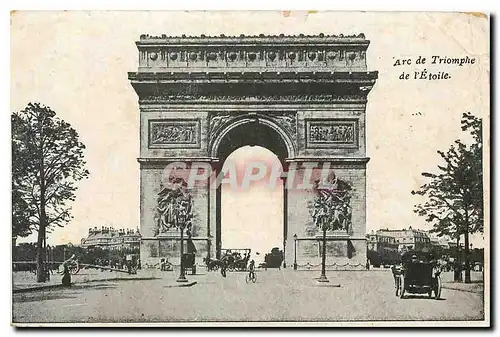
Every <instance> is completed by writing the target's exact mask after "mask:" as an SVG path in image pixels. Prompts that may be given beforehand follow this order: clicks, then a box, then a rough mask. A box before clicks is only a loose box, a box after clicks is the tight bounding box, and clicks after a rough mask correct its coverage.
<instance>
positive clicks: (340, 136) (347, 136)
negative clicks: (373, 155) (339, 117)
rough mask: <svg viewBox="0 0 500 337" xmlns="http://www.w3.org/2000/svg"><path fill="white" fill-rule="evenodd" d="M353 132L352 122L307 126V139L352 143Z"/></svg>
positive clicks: (317, 141) (353, 139)
mask: <svg viewBox="0 0 500 337" xmlns="http://www.w3.org/2000/svg"><path fill="white" fill-rule="evenodd" d="M355 134H356V133H355V125H354V124H353V123H345V124H334V125H314V124H313V125H310V126H309V140H310V142H312V143H319V142H326V143H354V142H355Z"/></svg>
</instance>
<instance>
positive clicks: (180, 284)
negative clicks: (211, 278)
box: [165, 281, 198, 288]
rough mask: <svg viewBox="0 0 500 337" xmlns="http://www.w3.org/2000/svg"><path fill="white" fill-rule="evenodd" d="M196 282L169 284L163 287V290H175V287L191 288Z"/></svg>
mask: <svg viewBox="0 0 500 337" xmlns="http://www.w3.org/2000/svg"><path fill="white" fill-rule="evenodd" d="M196 283H198V282H196V281H187V282H171V283H169V284H167V285H166V286H165V288H176V287H191V286H194V285H195V284H196Z"/></svg>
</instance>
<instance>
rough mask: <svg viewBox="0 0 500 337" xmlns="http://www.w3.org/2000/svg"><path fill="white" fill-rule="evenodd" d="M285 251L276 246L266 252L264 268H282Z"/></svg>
mask: <svg viewBox="0 0 500 337" xmlns="http://www.w3.org/2000/svg"><path fill="white" fill-rule="evenodd" d="M283 259H284V257H283V251H282V250H280V249H279V248H278V247H274V248H273V249H271V252H270V253H268V254H266V256H265V258H264V261H265V267H264V268H266V269H267V268H279V269H281V264H282V262H283Z"/></svg>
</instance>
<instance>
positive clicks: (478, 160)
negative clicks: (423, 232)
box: [412, 113, 484, 238]
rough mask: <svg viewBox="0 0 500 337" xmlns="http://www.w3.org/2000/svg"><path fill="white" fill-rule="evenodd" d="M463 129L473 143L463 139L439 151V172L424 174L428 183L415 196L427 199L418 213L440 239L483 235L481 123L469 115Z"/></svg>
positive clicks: (463, 119) (413, 192)
mask: <svg viewBox="0 0 500 337" xmlns="http://www.w3.org/2000/svg"><path fill="white" fill-rule="evenodd" d="M462 130H463V131H467V132H469V133H470V134H471V135H472V139H473V141H472V144H471V145H466V144H465V143H463V142H462V141H461V140H456V141H455V143H454V144H453V145H452V146H451V147H450V148H449V149H448V151H447V152H443V151H438V154H439V155H440V157H441V158H442V160H443V161H444V164H442V165H438V173H428V172H424V173H422V176H424V177H425V178H427V182H426V183H425V184H423V185H422V186H420V189H419V190H417V191H412V194H414V195H420V196H424V197H426V199H427V200H426V201H425V203H423V204H417V205H415V209H414V211H415V213H417V214H418V215H420V216H423V217H425V219H426V221H427V222H428V223H430V224H432V225H433V229H432V230H431V231H432V232H434V233H437V234H438V236H445V235H446V236H451V237H455V238H458V237H459V236H460V235H462V234H466V233H475V232H483V223H484V221H483V161H482V121H481V119H479V118H477V117H475V116H473V115H472V114H470V113H464V114H463V116H462Z"/></svg>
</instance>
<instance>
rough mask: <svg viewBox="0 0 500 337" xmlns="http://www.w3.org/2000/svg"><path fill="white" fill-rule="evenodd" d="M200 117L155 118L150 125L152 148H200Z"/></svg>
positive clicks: (149, 134)
mask: <svg viewBox="0 0 500 337" xmlns="http://www.w3.org/2000/svg"><path fill="white" fill-rule="evenodd" d="M200 134H201V126H200V120H199V119H176V120H168V119H153V120H149V125H148V147H149V148H150V149H168V148H200V147H201V141H200Z"/></svg>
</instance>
